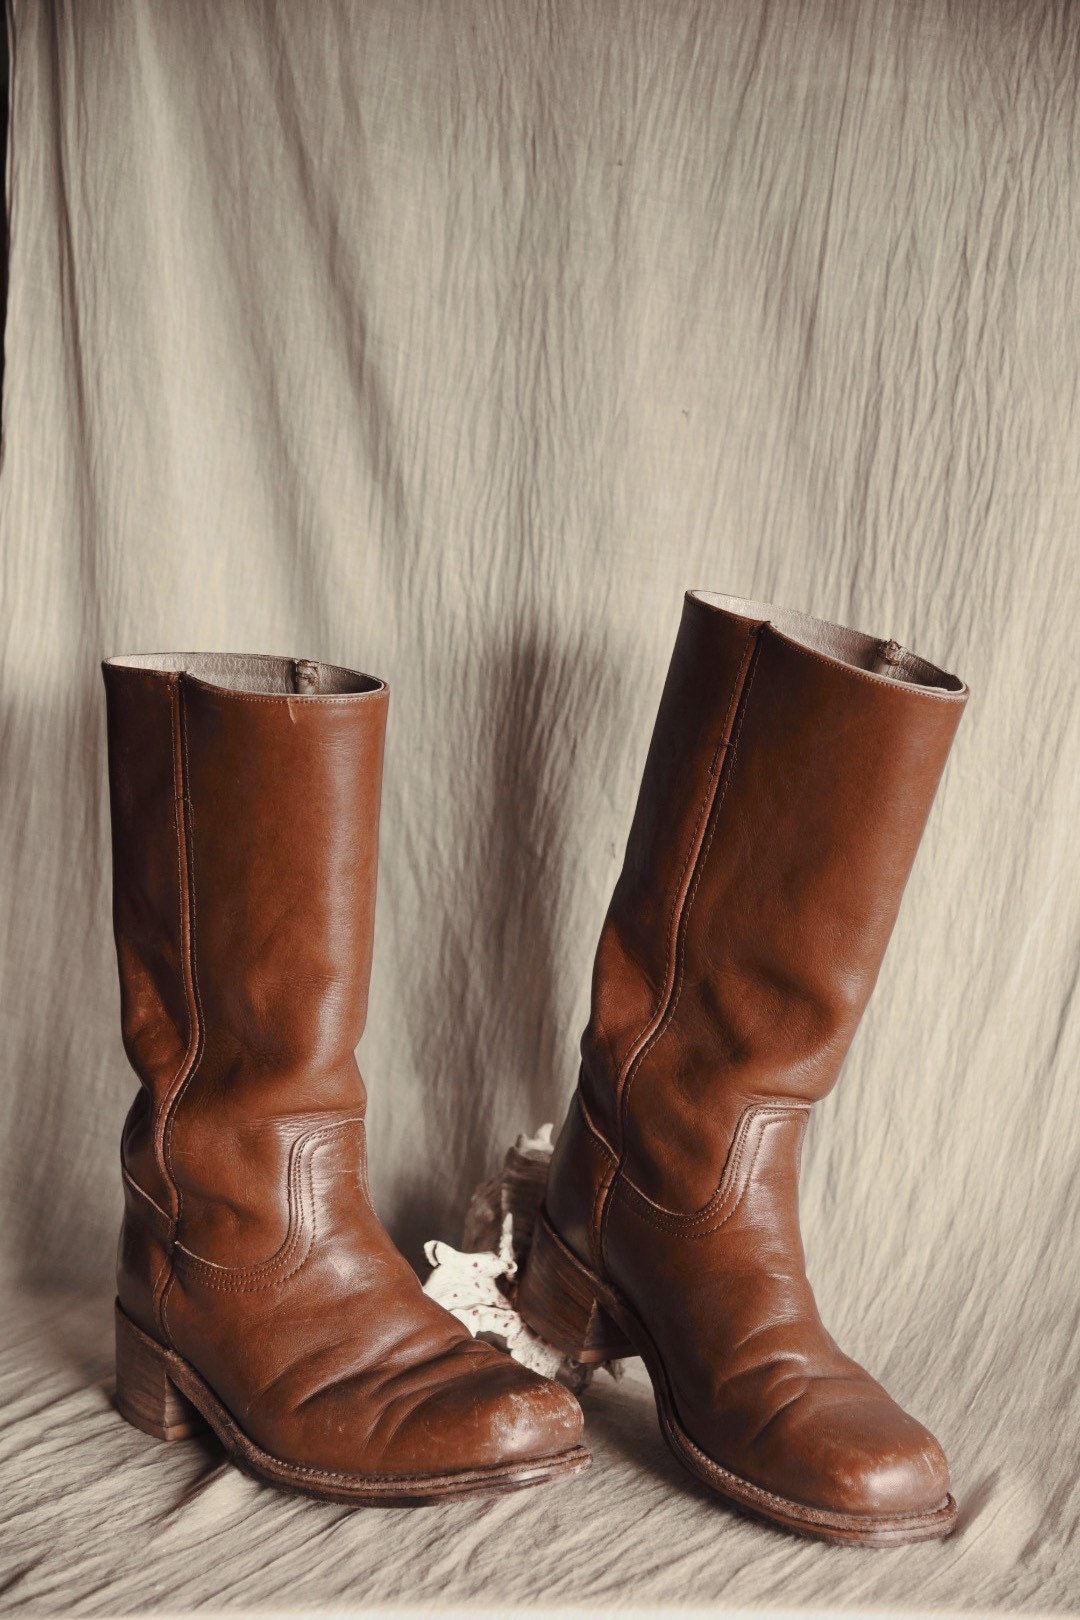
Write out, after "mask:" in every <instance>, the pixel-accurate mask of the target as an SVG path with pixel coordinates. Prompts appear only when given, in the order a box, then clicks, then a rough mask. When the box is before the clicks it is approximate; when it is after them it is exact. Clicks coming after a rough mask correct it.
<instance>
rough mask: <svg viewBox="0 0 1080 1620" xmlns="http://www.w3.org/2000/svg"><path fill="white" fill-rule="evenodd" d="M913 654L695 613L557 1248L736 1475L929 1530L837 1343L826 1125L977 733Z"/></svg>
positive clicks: (579, 1113)
mask: <svg viewBox="0 0 1080 1620" xmlns="http://www.w3.org/2000/svg"><path fill="white" fill-rule="evenodd" d="M966 698H967V691H966V688H965V687H964V686H963V684H962V683H961V682H960V681H958V680H957V679H956V677H955V676H951V675H947V674H945V673H944V672H943V671H940V670H938V669H936V667H935V666H933V665H932V664H928V663H927V662H926V661H925V660H923V659H920V658H917V657H915V655H913V654H910V653H906V652H905V651H904V650H903V649H901V648H899V647H897V646H896V644H895V643H892V642H878V641H875V640H874V639H873V638H871V637H868V636H862V635H860V634H858V633H856V632H851V631H846V630H843V629H842V628H841V627H839V626H829V625H824V624H822V623H821V622H820V621H816V620H811V619H809V618H807V617H806V616H803V615H792V614H787V613H785V612H783V611H782V610H777V609H771V608H769V607H768V606H767V605H766V604H759V603H738V602H737V601H736V599H733V598H717V597H710V596H705V595H701V594H697V593H691V594H690V595H689V596H688V597H687V599H686V603H685V608H684V613H683V619H682V625H681V628H680V632H679V636H678V640H677V643H676V647H675V651H674V655H673V658H672V662H671V667H670V670H669V674H668V679H667V683H666V685H665V689H664V694H663V698H662V700H661V704H660V710H659V714H658V717H657V722H656V727H655V730H654V734H653V738H652V743H651V746H650V750H649V755H648V759H647V763H646V766H645V771H644V776H643V781H642V785H641V791H640V795H639V799H638V804H637V808H636V811H635V815H634V820H633V825H632V828H631V831H630V836H629V840H628V844H627V850H626V857H625V860H624V863H623V868H622V872H621V874H620V877H619V879H618V882H617V884H616V888H615V891H614V895H613V897H612V901H611V905H610V908H609V911H608V915H607V918H606V920H605V923H604V927H603V931H602V935H601V939H600V944H599V947H598V950H597V956H596V962H595V968H594V976H593V991H592V1011H591V1016H590V1021H589V1025H588V1028H587V1029H586V1032H585V1035H584V1037H583V1041H582V1057H583V1063H582V1071H581V1078H580V1085H579V1093H578V1097H577V1099H576V1101H575V1104H574V1106H573V1107H572V1109H571V1113H570V1116H569V1118H568V1120H567V1123H566V1125H565V1126H564V1129H563V1131H562V1133H561V1135H560V1138H559V1141H558V1143H557V1146H556V1152H555V1158H554V1161H553V1165H552V1171H551V1175H550V1178H549V1184H548V1193H547V1206H548V1212H549V1216H550V1218H551V1220H552V1223H553V1224H554V1226H555V1227H556V1229H557V1231H558V1232H559V1233H560V1235H561V1236H562V1237H563V1238H564V1240H565V1241H566V1242H567V1243H568V1244H569V1245H570V1246H571V1247H572V1248H573V1249H574V1250H575V1251H576V1253H577V1254H578V1255H579V1256H580V1258H581V1259H582V1260H583V1261H584V1262H585V1263H586V1264H587V1265H589V1266H590V1267H591V1268H592V1269H593V1270H594V1271H596V1272H597V1273H598V1274H599V1275H600V1276H602V1277H603V1278H604V1279H605V1280H606V1281H608V1282H609V1283H610V1284H612V1285H614V1286H615V1288H616V1289H617V1291H618V1293H619V1294H620V1296H621V1297H622V1298H623V1299H625V1300H626V1301H627V1302H628V1304H629V1305H630V1307H631V1308H632V1310H633V1311H634V1313H635V1315H636V1316H637V1318H638V1319H639V1321H640V1322H641V1323H642V1324H643V1325H644V1328H645V1330H646V1331H647V1332H648V1334H649V1335H650V1336H651V1338H652V1339H653V1342H654V1344H655V1345H656V1347H657V1349H658V1351H659V1353H660V1355H661V1357H662V1360H663V1364H664V1367H665V1369H666V1372H667V1376H668V1379H669V1382H670V1385H671V1390H672V1396H673V1400H674V1404H675V1407H676V1410H677V1412H678V1414H679V1417H680V1421H681V1422H682V1424H683V1425H684V1427H685V1429H686V1430H687V1431H688V1433H689V1434H690V1436H691V1438H692V1439H693V1440H694V1441H695V1442H696V1443H697V1444H698V1445H699V1446H700V1447H701V1448H702V1449H703V1450H704V1451H705V1452H706V1453H707V1454H708V1455H709V1456H710V1457H711V1458H712V1459H714V1460H715V1461H717V1462H719V1463H720V1464H721V1465H722V1466H724V1467H726V1468H729V1469H730V1470H732V1471H733V1472H735V1473H737V1474H739V1475H740V1476H741V1477H743V1478H746V1479H748V1480H750V1481H751V1482H752V1483H753V1484H756V1485H758V1486H760V1487H762V1488H763V1489H765V1490H769V1491H773V1492H775V1493H776V1494H777V1495H780V1496H783V1497H786V1498H789V1499H792V1500H795V1501H798V1502H800V1503H804V1504H807V1505H809V1506H811V1507H815V1508H819V1509H821V1510H823V1511H839V1512H853V1513H863V1514H868V1515H873V1514H876V1513H880V1514H895V1513H904V1512H919V1511H925V1510H928V1509H930V1508H932V1507H935V1506H937V1505H938V1504H940V1503H941V1501H942V1500H943V1499H944V1497H945V1496H946V1494H947V1491H948V1470H947V1466H946V1463H945V1459H944V1456H943V1454H942V1452H941V1449H940V1447H939V1446H938V1444H937V1442H936V1441H935V1440H934V1439H933V1438H932V1436H930V1435H929V1434H928V1433H927V1432H926V1430H925V1429H923V1428H922V1426H921V1425H919V1424H918V1423H916V1422H915V1421H914V1420H913V1419H912V1418H910V1417H908V1416H907V1414H906V1413H904V1412H903V1411H902V1410H901V1409H900V1408H899V1407H898V1406H897V1405H896V1404H895V1403H894V1402H893V1401H892V1400H891V1399H890V1397H889V1396H888V1395H887V1394H886V1393H885V1391H884V1390H883V1389H881V1387H880V1386H879V1385H878V1384H877V1383H876V1382H875V1381H874V1380H873V1379H872V1378H871V1377H870V1376H869V1374H867V1373H865V1372H864V1371H863V1370H862V1369H861V1368H859V1367H858V1366H857V1365H856V1364H855V1363H854V1362H852V1361H851V1360H850V1359H849V1358H847V1357H846V1356H844V1355H843V1354H842V1353H841V1352H840V1351H839V1350H838V1349H837V1347H836V1345H835V1344H834V1342H833V1340H832V1339H831V1338H830V1337H829V1335H828V1333H827V1332H826V1331H825V1329H824V1327H823V1326H822V1324H821V1321H820V1318H819V1316H818V1313H817V1308H816V1305H815V1303H814V1299H813V1295H812V1292H811V1290H810V1286H809V1284H808V1282H807V1280H806V1275H805V1269H804V1262H803V1252H802V1243H801V1239H800V1236H799V1226H798V1164H799V1152H800V1144H801V1141H802V1136H803V1132H804V1129H805V1123H806V1113H807V1109H808V1108H809V1106H810V1105H811V1104H812V1103H813V1102H815V1101H817V1100H818V1099H819V1098H821V1097H823V1096H825V1095H826V1093H827V1092H828V1091H829V1090H830V1089H831V1087H832V1086H833V1084H834V1083H835V1081H836V1078H837V1075H838V1073H839V1070H840V1067H841V1065H842V1063H843V1059H844V1056H845V1054H846V1052H847V1049H848V1046H849V1045H850V1042H851V1039H852V1036H853V1034H854V1032H855V1029H856V1026H857V1024H858V1021H859V1018H860V1016H861V1014H862V1012H863V1009H864V1007H865V1005H866V1002H867V999H868V998H869V995H870V993H871V991H872V989H873V986H874V982H875V980H876V977H877V973H878V970H879V968H880V965H881V960H882V957H883V955H884V952H885V948H886V945H887V943H888V939H889V936H890V933H891V931H892V928H893V924H894V922H895V919H896V915H897V911H898V909H899V905H900V901H901V897H902V894H903V889H904V885H905V883H906V880H907V877H908V874H909V872H910V869H911V865H912V862H913V860H914V857H915V853H916V850H917V848H918V844H919V840H920V837H921V835H922V831H923V827H924V825H925V822H926V817H927V814H928V812H929V809H930V806H931V803H932V800H933V797H934V793H935V790H936V787H937V784H938V780H939V777H940V774H941V771H942V768H943V766H944V763H945V759H946V756H947V754H948V751H949V747H950V745H951V742H952V739H953V736H954V734H955V731H956V727H957V725H958V723H959V720H960V717H961V714H962V712H963V707H964V703H965V701H966Z"/></svg>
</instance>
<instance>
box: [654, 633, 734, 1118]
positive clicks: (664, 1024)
mask: <svg viewBox="0 0 1080 1620" xmlns="http://www.w3.org/2000/svg"><path fill="white" fill-rule="evenodd" d="M760 648H761V635H760V629H759V631H758V632H756V633H755V637H754V650H753V653H752V655H751V659H750V668H749V674H748V675H747V676H746V682H745V686H744V687H743V689H742V691H741V693H740V694H739V695H740V698H741V701H742V712H741V714H740V715H739V721H738V727H737V729H736V731H735V733H734V735H733V736H732V739H731V752H730V757H729V758H728V760H727V761H726V765H727V769H726V771H725V772H724V779H723V782H722V783H721V785H720V792H719V796H718V797H717V799H716V803H715V805H714V807H713V810H712V817H711V822H712V824H711V826H710V827H709V830H708V832H707V833H706V835H705V841H704V843H703V844H702V846H701V849H700V850H699V852H698V859H697V864H696V867H695V870H694V876H693V879H692V880H691V884H690V890H689V893H688V894H687V896H686V903H685V905H684V906H683V910H682V915H681V917H680V918H679V927H680V934H679V937H678V940H677V944H676V957H675V960H676V969H675V983H674V984H673V986H672V989H671V996H670V999H669V1001H668V1004H667V1008H666V1010H665V1012H664V1016H663V1018H662V1019H661V1020H660V1022H659V1024H657V1026H656V1028H655V1029H654V1030H653V1032H652V1034H651V1035H650V1036H649V1039H648V1040H647V1041H646V1042H645V1045H644V1046H643V1047H642V1049H641V1051H640V1052H639V1053H638V1055H637V1058H636V1059H635V1061H634V1065H633V1070H632V1072H630V1073H628V1074H627V1077H626V1084H625V1086H624V1088H623V1097H622V1112H623V1115H624V1117H625V1114H626V1110H627V1107H628V1105H629V1101H630V1089H631V1086H632V1085H633V1082H634V1080H635V1079H636V1077H637V1074H638V1071H639V1069H640V1067H641V1064H642V1063H643V1062H644V1060H645V1058H646V1056H647V1055H648V1053H649V1052H651V1050H652V1048H653V1047H654V1046H655V1045H656V1043H657V1041H658V1040H659V1039H660V1037H661V1035H663V1033H664V1031H665V1030H666V1029H667V1028H668V1026H669V1024H670V1023H671V1021H672V1019H673V1018H674V1016H675V1012H676V1009H677V1008H678V1005H679V997H680V996H681V995H682V986H683V975H684V973H685V969H686V932H687V928H688V927H689V922H690V913H691V911H692V910H693V906H694V901H695V899H696V898H697V892H698V888H699V886H700V884H701V874H702V872H703V871H704V869H705V863H706V861H707V860H708V858H709V851H710V850H711V849H712V845H713V840H714V838H715V837H716V829H717V826H718V825H719V822H720V811H721V810H722V809H723V805H724V800H725V798H726V797H727V790H728V787H729V786H730V783H731V778H732V776H733V774H734V771H735V761H736V759H737V758H738V752H739V738H740V737H741V736H742V728H743V721H744V720H745V719H746V711H747V709H748V708H749V705H750V692H751V689H752V688H753V685H754V676H755V675H756V674H757V668H758V663H759V662H760V659H759V656H758V655H759V652H760ZM742 667H745V665H744V666H741V667H740V673H741V672H742ZM728 712H729V713H730V705H729V710H728ZM726 728H727V722H726V721H725V730H726Z"/></svg>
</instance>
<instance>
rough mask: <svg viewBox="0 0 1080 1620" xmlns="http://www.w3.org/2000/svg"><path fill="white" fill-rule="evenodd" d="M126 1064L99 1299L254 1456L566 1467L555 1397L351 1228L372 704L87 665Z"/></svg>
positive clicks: (358, 1121) (374, 822)
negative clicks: (240, 1434) (161, 1352)
mask: <svg viewBox="0 0 1080 1620" xmlns="http://www.w3.org/2000/svg"><path fill="white" fill-rule="evenodd" d="M104 674H105V685H106V693H107V703H108V718H109V772H110V789H111V800H112V811H113V857H114V923H115V932H116V943H117V956H118V961H119V967H120V981H121V995H122V1019H123V1028H124V1039H125V1045H126V1048H127V1051H128V1055H129V1057H130V1059H131V1061H132V1064H133V1066H134V1068H135V1070H136V1073H137V1074H138V1076H139V1078H140V1080H141V1082H142V1089H141V1091H140V1094H139V1096H138V1097H137V1099H136V1102H135V1104H134V1106H133V1108H132V1110H131V1113H130V1115H129V1118H128V1123H127V1126H126V1128H125V1134H124V1144H123V1161H124V1171H125V1220H124V1226H123V1230H122V1235H121V1247H120V1262H119V1281H118V1290H119V1297H120V1303H121V1305H122V1307H123V1309H124V1310H125V1311H126V1312H127V1314H128V1315H129V1316H130V1317H131V1318H132V1319H133V1320H134V1321H135V1322H136V1323H137V1325H138V1326H140V1327H141V1328H142V1329H143V1330H144V1331H145V1332H147V1333H149V1334H151V1336H152V1337H154V1338H156V1339H158V1340H159V1341H161V1342H163V1343H166V1344H168V1345H169V1346H170V1347H171V1348H173V1349H175V1350H176V1351H178V1352H179V1353H180V1354H181V1355H182V1356H183V1357H184V1358H185V1359H186V1360H187V1361H189V1362H190V1364H191V1365H192V1366H193V1367H194V1368H195V1369H196V1371H198V1372H199V1373H200V1375H201V1376H202V1377H203V1378H204V1379H205V1380H206V1381H207V1382H208V1383H209V1384H210V1385H211V1387H212V1388H213V1390H214V1391H215V1393H216V1394H217V1395H218V1397H219V1398H220V1399H221V1400H222V1401H223V1402H224V1403H225V1405H226V1406H227V1407H228V1408H229V1410H230V1411H231V1412H232V1414H233V1416H234V1418H235V1419H236V1420H237V1422H238V1423H239V1424H240V1426H241V1427H242V1429H243V1430H244V1431H245V1433H246V1434H247V1435H248V1437H249V1438H250V1439H251V1440H253V1441H254V1442H255V1443H256V1445H259V1446H261V1447H262V1448H263V1449H264V1450H266V1451H268V1452H270V1453H271V1454H272V1455H273V1456H275V1457H278V1458H281V1459H283V1460H284V1461H286V1462H289V1463H293V1464H296V1465H299V1466H301V1467H311V1468H316V1469H319V1470H322V1471H327V1470H330V1471H339V1472H342V1473H348V1474H353V1473H359V1474H380V1475H393V1476H395V1477H397V1476H402V1477H409V1476H413V1475H417V1474H430V1473H433V1472H438V1471H444V1472H446V1471H454V1470H459V1469H469V1468H475V1467H485V1466H494V1465H498V1464H505V1463H508V1462H513V1461H517V1460H525V1459H529V1458H537V1457H542V1456H548V1455H551V1454H555V1453H558V1452H561V1451H564V1450H568V1449H569V1448H571V1447H573V1446H575V1445H576V1444H577V1443H578V1441H579V1440H580V1436H581V1416H580V1411H579V1409H578V1407H577V1403H576V1402H575V1401H574V1400H573V1397H572V1396H571V1395H570V1394H569V1393H568V1392H567V1391H566V1390H565V1389H563V1388H562V1387H561V1386H559V1385H556V1384H552V1383H549V1382H547V1381H546V1380H542V1379H540V1378H538V1377H536V1376H535V1375H533V1374H531V1373H529V1372H527V1371H526V1370H525V1369H523V1368H521V1367H519V1366H518V1365H517V1364H516V1363H514V1362H513V1361H511V1360H510V1359H509V1358H508V1357H507V1356H505V1355H503V1354H501V1353H500V1352H497V1351H495V1350H493V1349H491V1348H490V1347H488V1346H487V1345H484V1344H482V1343H480V1342H478V1341H476V1340H474V1339H472V1338H471V1336H470V1335H469V1334H468V1332H467V1331H466V1330H465V1329H464V1328H463V1327H461V1326H460V1324H458V1323H457V1322H456V1321H455V1320H454V1319H453V1318H452V1317H451V1316H450V1315H449V1314H448V1313H447V1312H445V1311H444V1310H442V1308H441V1307H439V1306H437V1305H435V1304H434V1303H433V1302H432V1301H430V1300H429V1299H427V1298H426V1296H425V1295H424V1294H423V1293H422V1291H421V1288H420V1285H419V1283H418V1281H417V1279H416V1277H415V1276H414V1274H413V1272H412V1271H411V1269H410V1267H409V1266H408V1264H407V1263H406V1261H405V1260H404V1259H403V1258H402V1256H401V1255H399V1254H398V1252H397V1251H396V1249H395V1248H394V1247H393V1245H392V1244H391V1242H390V1239H389V1238H388V1236H387V1234H386V1232H385V1231H384V1229H383V1227H382V1226H381V1224H380V1222H379V1221H378V1218H377V1216H376V1214H375V1212H374V1209H373V1208H372V1204H371V1200H370V1196H369V1192H368V1185H367V1173H366V1152H365V1143H364V1124H363V1120H364V1112H365V1104H366V1096H365V1090H364V1085H363V1082H362V1080H361V1078H360V1073H359V1070H358V1068H357V1065H356V1060H355V1057H354V1048H355V1046H356V1044H357V1042H358V1041H359V1039H360V1035H361V1033H362V1031H363V1027H364V1022H365V1017H366V1010H367V988H368V979H369V973H370V966H371V953H372V940H373V928H374V908H375V891H376V867H377V856H378V820H379V798H380V786H381V770H382V752H383V737H384V731H385V722H386V709H387V689H386V687H385V685H384V684H383V683H382V682H380V681H377V680H374V679H372V678H371V677H368V676H362V675H358V674H356V673H355V672H352V671H348V670H343V669H340V668H339V667H337V666H330V665H321V664H317V663H314V662H312V661H308V660H287V659H274V658H265V657H262V656H258V657H252V658H246V657H244V656H241V655H215V654H208V655H203V654H173V655H165V656H163V657H160V658H158V657H148V658H130V659H123V660H114V661H110V662H109V663H107V664H106V665H105V666H104Z"/></svg>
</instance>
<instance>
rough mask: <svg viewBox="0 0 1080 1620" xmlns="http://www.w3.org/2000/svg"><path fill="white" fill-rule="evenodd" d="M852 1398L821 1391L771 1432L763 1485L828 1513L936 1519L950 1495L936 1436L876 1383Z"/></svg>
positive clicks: (809, 1392) (809, 1393)
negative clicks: (934, 1513)
mask: <svg viewBox="0 0 1080 1620" xmlns="http://www.w3.org/2000/svg"><path fill="white" fill-rule="evenodd" d="M867 1383H868V1385H869V1386H870V1387H869V1389H868V1390H867V1391H865V1392H864V1391H863V1390H861V1389H859V1388H858V1387H856V1389H854V1390H852V1391H851V1392H850V1393H849V1394H847V1395H844V1394H842V1393H841V1394H839V1395H834V1394H831V1393H828V1392H826V1391H823V1390H816V1389H815V1386H814V1385H813V1384H811V1385H810V1386H809V1388H808V1390H807V1392H806V1394H805V1395H804V1396H803V1397H802V1398H801V1399H799V1400H797V1401H794V1402H792V1404H791V1405H790V1406H788V1407H786V1408H785V1409H784V1410H783V1411H782V1412H781V1413H780V1414H779V1416H778V1418H777V1420H776V1422H775V1423H774V1424H773V1425H772V1426H771V1429H770V1433H769V1435H768V1437H767V1444H766V1446H765V1447H763V1449H762V1453H761V1464H762V1467H761V1469H760V1472H761V1473H762V1474H763V1475H767V1476H769V1477H768V1478H765V1477H762V1478H760V1479H758V1480H757V1481H756V1483H759V1484H761V1485H763V1486H764V1487H765V1488H766V1489H770V1490H775V1491H777V1492H778V1493H779V1494H782V1495H785V1496H787V1497H790V1498H792V1499H793V1500H795V1501H798V1502H800V1503H803V1504H804V1505H805V1506H807V1507H813V1508H817V1509H820V1510H823V1511H825V1512H832V1513H853V1514H861V1515H865V1516H866V1517H868V1518H881V1517H886V1516H893V1515H898V1514H919V1513H929V1512H931V1511H932V1510H933V1509H935V1508H938V1507H940V1506H941V1504H942V1502H944V1500H945V1498H946V1497H947V1496H948V1494H949V1465H948V1463H947V1462H946V1460H945V1454H944V1452H943V1451H942V1449H941V1447H940V1445H939V1444H938V1442H937V1441H936V1440H935V1438H934V1436H933V1435H932V1434H930V1433H929V1431H928V1430H926V1429H924V1428H923V1426H922V1424H921V1423H919V1422H917V1421H916V1419H915V1418H913V1417H910V1416H909V1415H908V1414H907V1413H906V1412H905V1411H903V1409H902V1408H901V1407H899V1406H897V1405H896V1403H895V1402H894V1401H893V1400H891V1399H890V1397H889V1396H888V1395H887V1394H886V1393H885V1391H884V1390H882V1389H880V1388H879V1387H878V1386H877V1385H874V1384H872V1382H871V1381H870V1380H869V1379H868V1380H867Z"/></svg>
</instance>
